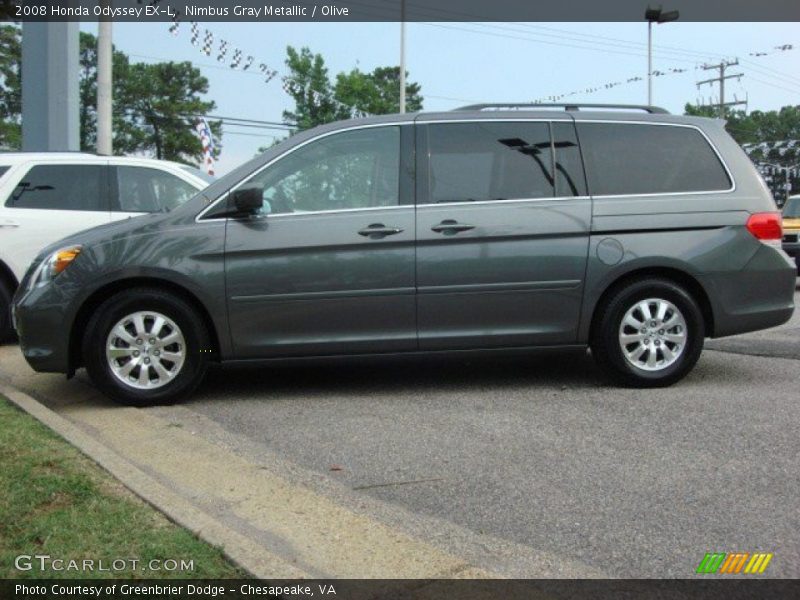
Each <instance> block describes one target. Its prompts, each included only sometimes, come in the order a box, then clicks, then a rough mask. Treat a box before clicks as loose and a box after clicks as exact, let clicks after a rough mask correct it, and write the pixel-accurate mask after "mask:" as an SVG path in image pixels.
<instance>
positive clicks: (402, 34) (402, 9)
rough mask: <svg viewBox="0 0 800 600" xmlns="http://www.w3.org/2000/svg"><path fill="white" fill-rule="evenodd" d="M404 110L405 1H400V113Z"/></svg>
mask: <svg viewBox="0 0 800 600" xmlns="http://www.w3.org/2000/svg"><path fill="white" fill-rule="evenodd" d="M404 112H406V2H405V0H401V2H400V114H403V113H404Z"/></svg>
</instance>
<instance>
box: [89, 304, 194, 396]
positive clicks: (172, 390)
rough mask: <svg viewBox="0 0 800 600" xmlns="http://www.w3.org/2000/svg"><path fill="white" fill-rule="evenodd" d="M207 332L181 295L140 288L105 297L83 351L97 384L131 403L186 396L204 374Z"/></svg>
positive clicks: (105, 391)
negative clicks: (106, 298)
mask: <svg viewBox="0 0 800 600" xmlns="http://www.w3.org/2000/svg"><path fill="white" fill-rule="evenodd" d="M208 350H209V343H208V332H207V331H206V328H205V326H204V324H203V321H202V319H201V318H200V316H199V315H198V314H197V311H196V310H195V309H194V308H193V307H192V306H190V305H189V304H188V303H186V302H185V301H184V300H182V299H181V298H178V297H177V296H174V295H173V294H170V293H166V292H162V291H160V290H155V289H149V288H140V289H133V290H130V291H126V292H124V293H121V294H117V295H115V296H112V297H111V298H109V299H108V300H106V301H105V302H104V303H103V304H102V305H101V306H100V307H99V308H98V309H97V311H96V312H95V314H94V316H93V317H92V319H91V320H90V321H89V324H88V325H87V328H86V335H85V337H84V344H83V355H84V363H85V365H86V370H87V371H88V372H89V376H90V377H91V378H92V381H93V382H94V383H95V385H96V386H97V387H98V388H100V390H101V391H103V392H104V393H105V394H107V395H108V396H110V397H111V398H113V399H114V400H116V401H118V402H122V403H124V404H130V405H134V406H147V405H151V404H167V403H172V402H176V401H178V400H181V399H182V398H185V397H186V396H188V395H189V394H191V392H193V391H194V389H195V388H196V387H197V386H198V385H199V384H200V382H201V381H202V379H203V376H204V374H205V370H206V365H207V357H208V355H209V354H208Z"/></svg>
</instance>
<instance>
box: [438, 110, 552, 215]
mask: <svg viewBox="0 0 800 600" xmlns="http://www.w3.org/2000/svg"><path fill="white" fill-rule="evenodd" d="M428 140H429V141H428V146H429V151H430V171H429V184H428V189H429V190H430V191H429V195H430V200H429V201H430V202H432V203H441V202H481V201H487V200H514V199H525V198H547V197H552V196H553V156H552V151H551V145H550V127H549V124H548V123H522V122H517V123H502V122H493V121H486V122H480V123H442V124H434V125H429V126H428Z"/></svg>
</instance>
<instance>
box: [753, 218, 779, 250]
mask: <svg viewBox="0 0 800 600" xmlns="http://www.w3.org/2000/svg"><path fill="white" fill-rule="evenodd" d="M747 231H749V232H750V233H751V234H752V235H753V237H755V238H756V239H758V240H761V241H762V242H768V243H769V242H778V243H780V241H781V239H783V222H782V221H781V213H779V212H764V213H754V214H752V215H750V218H748V219H747Z"/></svg>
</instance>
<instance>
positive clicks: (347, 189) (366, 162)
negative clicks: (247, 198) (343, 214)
mask: <svg viewBox="0 0 800 600" xmlns="http://www.w3.org/2000/svg"><path fill="white" fill-rule="evenodd" d="M399 177H400V128H399V127H398V126H387V127H375V128H368V129H359V130H355V131H344V132H342V133H336V134H332V135H329V136H327V137H324V138H322V139H320V140H316V141H312V142H310V143H309V144H307V145H306V146H303V147H301V148H298V149H297V150H295V151H294V152H292V153H291V154H289V155H288V156H286V157H284V158H281V159H279V160H278V162H276V163H275V164H273V165H272V166H270V167H268V168H267V169H265V170H264V171H261V172H260V173H257V174H256V175H254V176H253V177H251V178H250V179H249V180H248V181H247V182H246V183H245V185H247V184H253V185H259V186H262V187H263V188H264V207H263V208H262V211H263V212H265V213H272V214H282V213H300V212H314V211H323V210H343V209H357V208H371V207H381V206H397V205H398V204H399V203H400V192H399V187H400V180H399Z"/></svg>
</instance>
